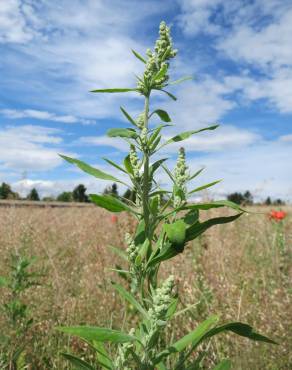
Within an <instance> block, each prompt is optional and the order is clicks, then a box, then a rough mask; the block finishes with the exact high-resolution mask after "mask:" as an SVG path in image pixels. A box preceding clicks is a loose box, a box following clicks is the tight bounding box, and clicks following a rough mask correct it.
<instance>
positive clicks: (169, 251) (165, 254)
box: [147, 242, 182, 268]
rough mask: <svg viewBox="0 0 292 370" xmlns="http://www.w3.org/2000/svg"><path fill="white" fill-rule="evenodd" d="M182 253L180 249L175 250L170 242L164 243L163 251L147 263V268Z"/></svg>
mask: <svg viewBox="0 0 292 370" xmlns="http://www.w3.org/2000/svg"><path fill="white" fill-rule="evenodd" d="M181 252H182V251H181V250H179V248H174V246H173V244H171V243H170V242H167V243H164V245H163V247H162V249H161V250H160V251H158V252H157V253H156V254H155V255H154V256H153V257H152V258H150V260H149V261H148V263H147V268H150V267H152V266H155V265H157V264H159V263H161V262H162V261H166V260H169V259H171V258H173V257H175V256H176V255H178V254H179V253H181Z"/></svg>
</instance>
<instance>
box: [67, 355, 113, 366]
mask: <svg viewBox="0 0 292 370" xmlns="http://www.w3.org/2000/svg"><path fill="white" fill-rule="evenodd" d="M61 355H62V356H63V357H64V358H65V359H66V360H68V361H69V362H70V363H71V364H72V365H73V366H74V368H75V369H78V370H95V369H94V367H93V366H91V365H90V364H89V363H88V362H85V361H83V360H81V359H80V358H78V357H76V356H73V355H70V354H69V353H61ZM109 369H110V368H109Z"/></svg>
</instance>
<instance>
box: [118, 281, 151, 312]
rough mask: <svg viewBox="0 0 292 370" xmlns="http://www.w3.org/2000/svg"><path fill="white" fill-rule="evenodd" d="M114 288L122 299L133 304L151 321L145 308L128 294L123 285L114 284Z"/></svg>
mask: <svg viewBox="0 0 292 370" xmlns="http://www.w3.org/2000/svg"><path fill="white" fill-rule="evenodd" d="M112 285H113V287H114V288H115V289H116V291H117V292H118V293H119V294H120V296H121V297H122V298H124V299H125V300H126V301H128V302H129V303H131V305H133V306H134V307H135V308H136V309H137V310H138V311H139V312H140V313H141V314H142V315H143V316H144V318H146V319H149V316H148V313H147V311H146V310H144V308H143V307H142V306H141V305H140V303H139V302H138V301H137V300H136V298H135V297H134V296H133V295H132V294H131V293H130V292H128V291H127V290H126V289H125V288H124V287H123V286H122V285H120V284H117V283H114V282H112Z"/></svg>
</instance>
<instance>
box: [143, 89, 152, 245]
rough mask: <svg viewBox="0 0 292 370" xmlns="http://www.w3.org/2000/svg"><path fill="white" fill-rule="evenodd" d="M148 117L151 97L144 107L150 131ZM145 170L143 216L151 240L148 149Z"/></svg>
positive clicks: (145, 118)
mask: <svg viewBox="0 0 292 370" xmlns="http://www.w3.org/2000/svg"><path fill="white" fill-rule="evenodd" d="M148 116H149V95H148V96H145V105H144V127H145V128H146V129H147V131H148ZM143 154H144V168H143V194H142V204H143V216H144V221H145V234H146V238H149V236H150V235H149V234H150V230H149V218H150V212H149V153H148V148H144V153H143ZM149 241H150V240H149Z"/></svg>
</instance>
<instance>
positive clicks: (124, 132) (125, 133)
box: [107, 128, 138, 139]
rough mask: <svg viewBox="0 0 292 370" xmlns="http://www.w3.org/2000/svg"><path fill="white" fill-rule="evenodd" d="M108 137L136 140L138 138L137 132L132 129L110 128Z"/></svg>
mask: <svg viewBox="0 0 292 370" xmlns="http://www.w3.org/2000/svg"><path fill="white" fill-rule="evenodd" d="M107 136H109V137H127V138H130V139H136V138H137V137H138V135H137V132H136V131H135V130H134V129H132V128H111V129H110V130H108V131H107Z"/></svg>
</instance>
